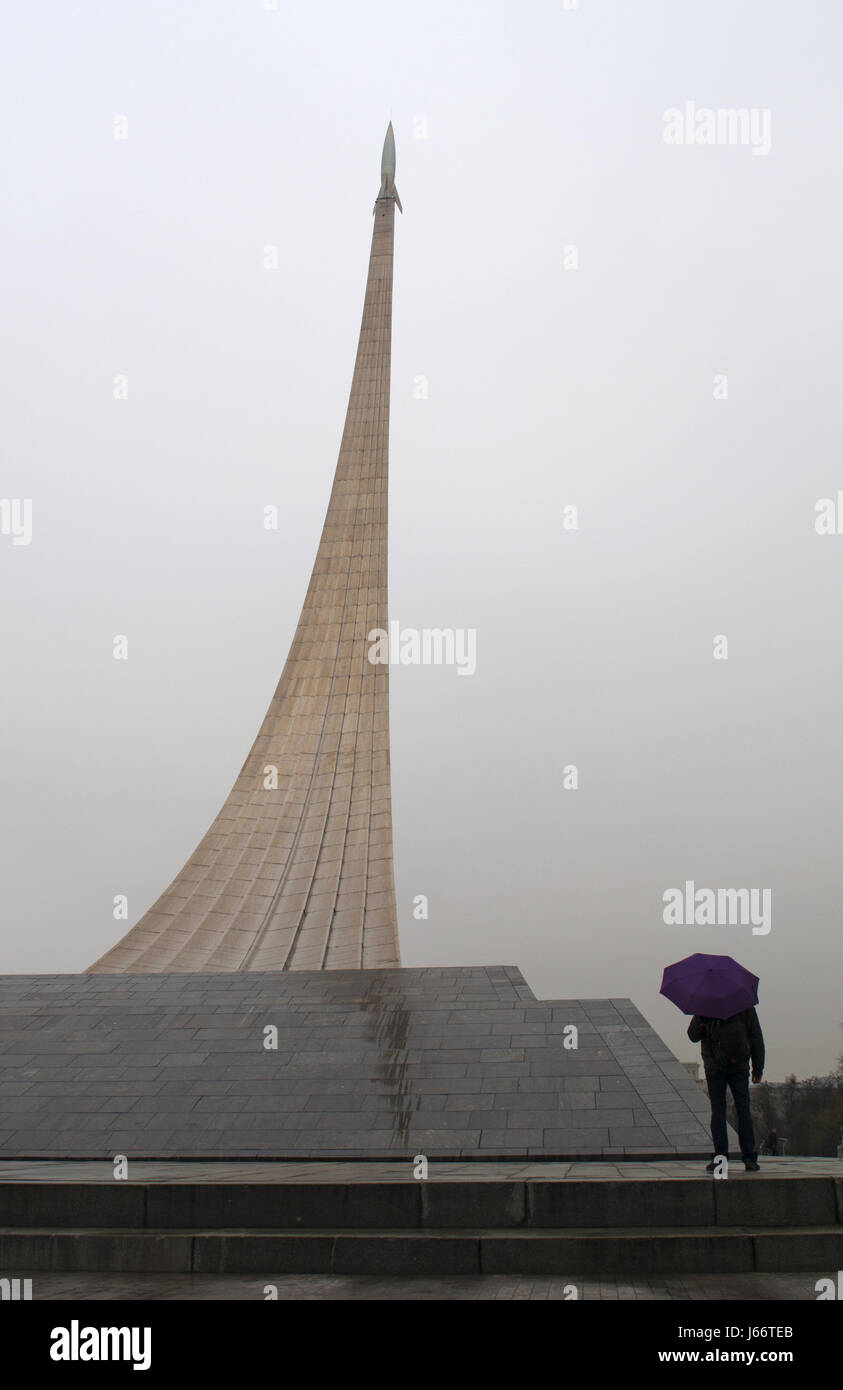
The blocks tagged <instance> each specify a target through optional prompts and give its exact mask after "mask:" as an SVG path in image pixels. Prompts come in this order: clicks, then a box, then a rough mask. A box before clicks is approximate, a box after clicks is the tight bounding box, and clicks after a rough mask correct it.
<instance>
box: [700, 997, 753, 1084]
mask: <svg viewBox="0 0 843 1390" xmlns="http://www.w3.org/2000/svg"><path fill="white" fill-rule="evenodd" d="M739 1017H740V1018H742V1019H743V1023H744V1027H745V1029H746V1035H747V1037H748V1038H749V1055H750V1057H751V1058H752V1070H753V1073H754V1074H755V1075H756V1076H760V1075H761V1073H762V1072H763V1070H764V1035H763V1033H762V1032H761V1024H760V1023H759V1022H758V1015H757V1013H756V1012H755V1010H754V1009H744V1010H743V1011H742V1012H741V1014H740V1015H739ZM712 1022H719V1020H718V1019H710V1018H706V1017H705V1015H704V1014H694V1017H693V1018H692V1019H691V1022H690V1023H689V1025H688V1037H689V1038H690V1039H691V1042H701V1043H702V1048H701V1051H702V1059H703V1066H704V1067H705V1069H706V1071H717V1070H718V1066H717V1063H716V1062H715V1060H714V1057H713V1056H712V1052H711V1043H710V1041H709V1038H708V1026H709V1024H710V1023H712Z"/></svg>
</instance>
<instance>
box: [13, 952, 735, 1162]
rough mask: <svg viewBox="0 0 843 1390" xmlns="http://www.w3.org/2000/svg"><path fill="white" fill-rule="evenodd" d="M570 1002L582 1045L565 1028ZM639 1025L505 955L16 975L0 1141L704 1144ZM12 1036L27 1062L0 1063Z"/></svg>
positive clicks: (685, 1099)
mask: <svg viewBox="0 0 843 1390" xmlns="http://www.w3.org/2000/svg"><path fill="white" fill-rule="evenodd" d="M373 990H374V993H372V991H373ZM59 1000H60V1001H61V1003H60V1004H59V1003H58V1002H57V1001H59ZM371 1000H375V1004H374V1005H372V1004H371V1002H370V1001H371ZM624 1008H625V1009H627V1012H628V1013H629V1016H631V1017H632V1016H634V1017H635V1018H636V1019H638V1020H640V1015H637V1014H636V1013H635V1011H634V1010H631V1006H630V1008H627V1005H624ZM396 1010H398V1013H396ZM399 1016H400V1026H399V1027H397V1028H396V1027H395V1019H396V1018H398V1017H399ZM265 1019H269V1020H271V1021H272V1022H274V1023H275V1024H276V1026H277V1027H278V1028H279V1041H280V1043H281V1046H280V1047H279V1049H278V1050H277V1051H274V1052H267V1051H266V1050H264V1049H263V1048H262V1046H261V1042H262V1032H261V1025H262V1023H263V1021H264V1020H265ZM563 1019H564V1021H576V1022H577V1025H578V1027H579V1028H580V1030H581V1031H580V1044H581V1045H580V1048H579V1049H578V1050H569V1049H566V1048H564V1047H563V1046H562V1038H561V1027H562V1021H563ZM385 1020H386V1022H385ZM390 1020H391V1021H390ZM635 1027H636V1028H639V1029H641V1030H644V1031H642V1032H641V1034H640V1037H639V1036H638V1035H637V1034H635V1033H633V1032H632V1031H631V1030H630V1028H629V1027H628V1026H627V1022H626V1018H625V1017H623V1018H622V1017H621V1016H620V1014H619V1013H618V1011H617V1008H615V1007H614V1006H611V1005H606V1004H605V1003H601V1004H599V1005H594V1004H593V1003H592V1002H591V1001H561V1002H559V1001H554V1002H551V1003H549V1004H541V1003H539V1002H538V1001H535V1000H533V999H532V996H531V995H530V992H529V990H528V989H527V987H526V986H525V985H523V982H522V981H521V977H520V974H518V972H514V973H509V972H508V971H501V972H500V973H499V974H498V975H497V976H496V978H495V983H494V988H491V986H490V984H489V976H488V973H487V972H485V971H482V970H480V971H477V970H473V969H471V970H469V969H464V970H463V969H458V968H454V969H451V970H448V971H446V972H442V971H432V970H406V971H405V970H401V971H382V972H379V971H376V970H369V971H362V972H361V971H323V972H313V973H308V972H287V973H281V974H279V973H275V974H268V975H263V974H260V973H248V974H245V975H239V976H238V975H231V976H226V977H222V976H219V975H214V976H200V975H182V976H155V975H138V976H130V975H114V976H109V975H104V974H100V975H89V976H79V977H51V978H49V979H47V980H46V981H45V980H44V979H42V978H40V977H15V978H12V977H3V978H2V979H0V1030H2V1034H3V1043H4V1045H5V1046H6V1048H7V1050H6V1052H5V1053H3V1054H0V1086H2V1084H3V1083H4V1082H6V1084H7V1085H9V1086H11V1087H12V1088H19V1095H18V1096H15V1095H14V1094H11V1093H7V1094H6V1095H5V1096H4V1097H3V1099H4V1102H5V1106H6V1109H7V1110H9V1111H10V1113H12V1114H16V1118H15V1119H14V1120H13V1121H12V1122H11V1123H10V1122H9V1120H8V1118H7V1120H6V1121H5V1122H4V1125H3V1129H4V1131H5V1137H3V1136H2V1135H0V1157H2V1156H3V1154H6V1153H14V1154H24V1155H25V1154H26V1153H27V1147H28V1146H29V1147H32V1146H36V1147H35V1148H32V1153H33V1154H35V1153H37V1155H38V1156H49V1155H50V1154H51V1153H53V1154H54V1153H56V1152H57V1151H60V1152H62V1153H68V1154H70V1153H73V1154H78V1155H79V1156H85V1157H92V1158H96V1157H108V1156H109V1155H111V1154H113V1153H114V1152H116V1151H124V1150H127V1151H129V1152H130V1154H131V1155H132V1156H134V1157H137V1156H138V1155H140V1154H145V1155H148V1156H155V1157H158V1156H160V1157H164V1156H166V1154H167V1153H168V1152H169V1153H170V1154H172V1156H173V1157H177V1156H182V1155H184V1154H186V1153H190V1154H194V1155H201V1154H202V1153H207V1154H208V1155H209V1156H211V1155H218V1156H221V1155H227V1156H230V1157H238V1156H243V1155H244V1154H251V1153H254V1154H265V1155H271V1156H279V1155H283V1154H284V1153H285V1151H286V1150H289V1151H290V1154H291V1155H293V1156H295V1155H298V1154H301V1153H302V1152H306V1151H310V1152H313V1153H315V1154H319V1153H321V1154H326V1155H327V1154H331V1155H332V1156H333V1155H334V1154H337V1155H339V1156H349V1155H358V1156H365V1155H366V1154H367V1153H371V1154H372V1155H374V1154H377V1153H382V1152H384V1151H387V1150H392V1149H395V1148H398V1149H399V1150H401V1151H402V1152H409V1151H410V1150H413V1151H418V1152H425V1150H426V1147H427V1148H429V1150H430V1152H432V1153H434V1152H435V1153H436V1154H437V1155H445V1156H453V1157H459V1156H460V1155H462V1154H465V1155H467V1156H471V1155H472V1154H473V1153H476V1152H477V1151H479V1149H481V1148H482V1150H483V1151H484V1152H487V1153H488V1152H492V1151H495V1150H497V1151H499V1152H500V1153H501V1154H504V1153H515V1154H517V1153H518V1152H521V1153H522V1154H527V1153H537V1154H541V1153H543V1152H547V1151H548V1150H550V1151H552V1152H554V1154H555V1155H557V1156H560V1155H561V1154H562V1150H561V1149H560V1145H564V1143H566V1142H570V1145H571V1154H572V1156H577V1155H582V1154H583V1152H585V1151H592V1150H593V1151H594V1152H598V1153H599V1152H600V1150H601V1149H602V1148H613V1147H614V1148H619V1149H622V1150H625V1151H626V1150H629V1151H630V1152H632V1151H633V1150H635V1149H639V1150H644V1151H648V1150H661V1149H664V1148H667V1150H668V1151H670V1148H671V1145H673V1146H674V1147H675V1148H676V1150H677V1151H678V1150H679V1149H680V1146H681V1145H684V1146H686V1147H687V1149H688V1151H689V1152H697V1153H699V1154H700V1156H703V1155H705V1156H706V1157H707V1151H708V1147H709V1141H708V1137H707V1135H706V1133H705V1130H704V1128H703V1127H702V1125H701V1123H700V1119H701V1116H700V1107H701V1106H702V1108H703V1109H705V1102H704V1099H703V1098H702V1097H701V1096H700V1094H699V1092H698V1090H697V1088H695V1087H693V1084H691V1086H690V1090H687V1089H686V1090H685V1094H684V1095H683V1094H680V1093H679V1089H678V1088H679V1086H680V1085H681V1086H683V1087H684V1086H685V1080H686V1078H685V1073H684V1072H683V1071H682V1069H681V1068H680V1067H679V1064H678V1063H675V1062H673V1063H671V1062H670V1061H669V1060H668V1061H667V1062H664V1063H663V1064H662V1066H664V1067H672V1068H674V1069H675V1072H676V1075H677V1080H676V1082H675V1084H674V1082H673V1081H668V1080H667V1079H666V1077H665V1075H664V1073H663V1071H662V1069H661V1068H660V1066H659V1065H658V1064H657V1063H656V1062H655V1061H653V1060H652V1058H651V1057H650V1056H648V1054H647V1051H646V1050H645V1046H644V1044H647V1045H648V1046H649V1048H650V1051H651V1053H654V1054H655V1053H660V1051H661V1050H663V1049H661V1048H660V1044H659V1041H658V1039H657V1038H656V1037H655V1035H654V1034H652V1033H651V1030H646V1025H644V1024H643V1020H642V1021H640V1022H636V1024H635ZM601 1029H602V1030H604V1031H602V1032H601ZM642 1039H643V1041H642ZM654 1039H655V1040H654ZM345 1043H348V1046H345V1045H344V1044H345ZM62 1049H64V1051H63V1050H62ZM666 1055H667V1057H668V1059H669V1053H668V1054H666ZM9 1056H11V1057H12V1058H13V1059H15V1058H17V1059H19V1061H20V1065H18V1066H15V1065H14V1061H13V1064H12V1066H11V1067H10V1070H9V1071H8V1072H5V1071H4V1069H3V1063H4V1061H5V1059H6V1058H7V1057H9ZM158 1058H160V1059H161V1060H160V1063H159V1062H158V1061H157V1060H156V1063H155V1065H145V1063H151V1062H152V1061H153V1059H158ZM449 1059H450V1060H449ZM455 1059H459V1060H455ZM683 1078H685V1080H683ZM665 1087H666V1089H663V1088H665ZM16 1100H19V1101H20V1102H21V1103H20V1105H19V1107H18V1109H17V1112H15V1101H16ZM648 1102H649V1103H648ZM651 1106H652V1109H651ZM658 1107H662V1108H661V1109H658ZM667 1107H669V1108H667ZM597 1111H599V1112H600V1114H601V1118H604V1120H605V1126H606V1127H605V1128H603V1127H602V1126H600V1127H598V1126H595V1123H594V1119H595V1116H596V1112H597ZM490 1145H491V1146H492V1148H491V1149H490V1147H489V1146H490ZM518 1145H521V1146H522V1147H521V1149H520V1150H519V1148H518ZM168 1146H169V1147H168ZM449 1146H450V1149H449Z"/></svg>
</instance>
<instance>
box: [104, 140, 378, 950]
mask: <svg viewBox="0 0 843 1390" xmlns="http://www.w3.org/2000/svg"><path fill="white" fill-rule="evenodd" d="M396 203H398V206H399V207H400V206H401V204H400V201H399V198H398V193H397V191H396V189H395V140H394V137H393V133H392V122H390V124H389V128H388V130H387V132H386V140H385V141H384V147H383V156H382V159H381V189H380V193H379V194H378V197H377V201H376V203H375V207H374V228H373V231H372V249H371V254H370V256H369V274H368V277H367V280H366V295H365V299H364V302H363V321H362V323H361V325H360V339H359V342H358V345H357V360H356V362H355V364H354V375H353V377H352V380H351V394H350V396H349V400H348V410H347V412H346V417H345V429H344V430H343V435H342V443H341V445H340V453H339V460H338V462H337V469H336V474H335V476H334V486H333V490H332V492H331V499H330V502H329V503H328V512H327V515H326V517H325V524H324V526H323V528H322V538H321V540H320V542H319V549H318V550H317V553H316V562H315V564H314V566H313V573H312V574H311V576H310V585H309V587H308V590H307V596H306V598H305V601H304V607H303V609H302V613H301V617H300V618H299V624H298V627H297V628H296V633H295V636H294V638H293V644H292V646H291V648H290V654H289V656H288V657H287V661H286V664H285V666H284V670H283V671H282V673H281V679H280V681H279V682H278V687H277V689H276V691H275V694H274V695H273V697H272V702H271V704H270V706H269V709H268V710H267V714H266V718H265V719H264V721H263V724H262V725H261V727H260V730H259V732H258V736H257V738H256V739H255V741H254V743H253V745H252V749H251V752H250V753H249V756H248V757H247V759H246V761H245V763H244V764H243V767H242V769H241V771H240V775H239V777H238V778H237V781H236V782H235V784H234V786H233V787H232V789H231V792H230V793H229V796H228V799H227V800H226V802H225V805H224V806H223V808H222V810H221V811H220V813H219V815H218V816H217V818H216V820H215V821H214V823H213V825H212V826H211V828H210V830H209V831H208V833H207V835H206V836H205V837H204V839H203V840H202V841H201V843H200V844H199V846H198V848H197V849H196V850H195V852H194V853H193V854H192V855H191V857H190V859H189V860H188V861H187V863H186V864H185V866H184V868H183V869H182V870H181V872H180V873H179V874H178V875H177V876H176V878H175V879H174V880H173V882H172V883H171V884H170V886H169V888H168V889H167V890H166V892H165V893H164V894H163V895H162V896H161V897H160V898H159V899H158V901H157V902H156V903H155V904H154V906H153V907H151V908H150V910H149V912H147V913H146V915H145V916H144V917H142V918H141V920H140V921H139V922H138V923H137V925H136V926H135V927H133V928H132V930H131V931H130V932H128V934H127V935H126V936H125V937H124V938H123V940H122V941H119V942H118V943H117V945H116V946H113V947H112V948H111V950H110V951H107V952H106V954H105V955H104V956H102V958H101V959H100V960H98V961H97V962H96V963H95V964H94V965H92V966H91V967H90V968H91V970H92V971H97V972H100V971H120V972H131V973H132V974H139V973H158V972H160V971H169V970H173V971H180V972H185V971H191V972H193V971H221V972H227V971H232V970H348V969H355V968H360V967H363V968H366V967H375V966H377V967H382V966H397V965H399V964H400V955H399V950H398V920H397V914H396V910H395V885H394V882H393V868H392V803H391V797H390V781H389V666H388V665H385V664H372V663H371V662H370V661H369V660H368V652H369V644H368V642H367V640H366V635H367V633H368V632H369V631H371V629H372V628H385V627H386V625H387V488H388V474H389V376H390V371H389V369H390V356H391V340H392V255H393V242H394V232H395V205H396Z"/></svg>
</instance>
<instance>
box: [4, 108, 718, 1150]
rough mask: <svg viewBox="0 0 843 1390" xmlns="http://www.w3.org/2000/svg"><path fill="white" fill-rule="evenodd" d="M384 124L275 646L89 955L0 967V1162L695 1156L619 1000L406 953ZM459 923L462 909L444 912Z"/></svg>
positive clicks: (697, 1115) (676, 1070) (675, 1067)
mask: <svg viewBox="0 0 843 1390" xmlns="http://www.w3.org/2000/svg"><path fill="white" fill-rule="evenodd" d="M396 204H397V205H398V206H399V207H400V206H401V205H400V202H399V200H398V193H397V191H396V188H395V145H394V140H393V134H392V126H391V124H390V127H389V129H388V131H387V135H386V141H385V144H384V149H383V158H382V162H381V186H380V192H379V193H378V196H377V199H376V201H375V206H374V229H373V233H372V247H371V255H370V258H369V272H368V278H367V282H366V293H365V301H364V306H363V318H362V323H361V328H360V339H359V344H358V349H357V359H356V363H355V367H354V374H353V378H352V384H351V393H350V397H349V402H348V410H347V414H346V421H345V429H344V431H343V435H342V443H341V446H340V452H339V460H338V463H337V468H336V475H335V478H334V484H333V489H332V492H331V497H330V502H329V504H328V511H327V515H326V517H325V524H324V527H323V531H322V537H321V540H320V543H319V548H318V551H317V555H316V561H315V564H314V566H313V572H312V575H311V579H310V585H309V587H308V590H307V595H306V598H305V601H304V606H303V609H302V613H301V617H300V619H299V624H298V627H297V629H296V633H295V636H294V638H293V643H292V646H291V648H290V653H289V656H288V657H287V661H286V664H285V666H284V669H283V671H282V674H281V679H280V681H279V683H278V687H277V689H276V691H275V694H274V695H273V697H272V700H271V703H270V706H269V709H268V712H267V715H266V718H265V719H264V721H263V724H262V725H261V728H260V730H259V732H258V735H257V738H256V739H255V742H254V744H253V745H252V748H251V751H250V753H249V755H248V757H247V758H246V761H245V763H244V764H243V768H242V770H241V772H240V774H239V776H238V778H237V780H236V782H235V784H234V787H233V788H232V790H231V792H230V794H229V796H228V798H227V799H226V801H225V803H224V805H223V807H222V809H221V811H220V812H219V815H218V816H217V818H216V820H215V821H214V823H213V825H212V826H211V828H210V830H209V831H208V832H207V834H206V835H205V837H204V839H202V840H201V842H200V843H199V846H198V848H197V849H196V850H195V852H194V853H193V854H192V855H191V857H190V859H189V860H188V862H187V864H186V865H185V866H184V868H183V869H182V870H181V871H180V873H178V874H177V876H176V878H175V879H174V880H173V882H172V884H171V885H170V886H169V888H167V889H166V891H165V892H164V893H163V895H162V896H161V897H160V898H159V899H158V901H157V902H156V903H155V904H154V906H153V907H152V908H151V909H150V910H149V911H148V912H147V913H146V914H145V916H143V917H142V918H141V920H140V921H139V922H138V923H137V924H136V925H135V926H134V927H132V929H131V930H130V931H129V932H128V933H127V934H126V935H125V936H124V937H123V938H122V940H120V941H118V942H117V943H116V944H115V945H114V946H112V947H111V949H110V950H108V951H107V952H106V953H105V955H103V956H102V957H101V958H100V959H99V960H98V961H96V962H95V963H94V964H93V965H92V966H91V967H90V968H89V970H88V971H87V972H86V973H85V974H83V975H59V976H4V977H2V978H0V1096H2V1116H0V1157H7V1158H9V1157H15V1158H71V1157H79V1158H108V1157H111V1156H112V1155H114V1154H115V1153H122V1154H126V1155H130V1156H131V1157H132V1158H133V1159H139V1158H171V1159H186V1158H191V1157H194V1158H195V1157H212V1158H213V1157H227V1158H231V1159H238V1158H250V1157H260V1158H284V1157H295V1158H305V1157H319V1158H327V1157H331V1158H343V1157H346V1158H347V1157H354V1158H373V1157H384V1156H388V1155H398V1156H401V1157H402V1158H403V1157H406V1156H408V1155H413V1154H415V1153H418V1152H422V1153H424V1154H426V1155H427V1156H429V1157H432V1158H460V1159H464V1158H476V1157H485V1158H494V1157H502V1158H505V1157H510V1158H511V1157H516V1158H518V1157H523V1158H527V1157H536V1158H566V1157H567V1158H586V1157H596V1158H601V1157H603V1158H605V1157H613V1158H621V1159H623V1158H633V1157H635V1158H639V1157H652V1158H655V1157H671V1156H674V1157H675V1156H680V1155H685V1156H690V1155H692V1156H697V1155H700V1156H702V1155H706V1156H707V1155H708V1152H709V1148H710V1140H709V1137H708V1133H707V1119H708V1109H707V1105H706V1102H705V1100H704V1098H703V1096H702V1095H701V1093H700V1090H699V1088H698V1087H697V1085H696V1084H695V1083H694V1081H693V1080H692V1079H691V1077H689V1076H688V1075H687V1073H686V1071H685V1070H684V1068H683V1067H682V1066H681V1065H680V1063H679V1062H678V1061H677V1060H676V1058H675V1057H674V1056H673V1055H672V1053H671V1052H670V1051H669V1049H668V1048H667V1047H666V1046H665V1045H664V1043H662V1042H661V1040H660V1039H659V1038H658V1037H657V1036H656V1034H655V1033H654V1032H653V1030H652V1029H651V1028H650V1027H649V1025H648V1024H647V1022H646V1020H645V1019H644V1018H643V1017H642V1016H641V1014H640V1013H639V1012H638V1010H637V1009H636V1008H635V1006H634V1005H633V1004H632V1003H631V1002H630V1001H629V1000H627V999H602V1000H564V1001H539V1000H537V999H536V998H535V996H534V995H533V993H532V991H531V990H530V988H529V986H528V985H527V984H526V982H525V981H524V979H523V977H522V976H521V974H520V972H519V971H518V970H517V969H515V968H514V967H512V966H498V965H496V966H475V967H456V966H454V967H447V968H443V969H436V968H428V969H404V968H401V966H400V955H399V947H398V928H397V913H396V902H395V888H394V881H393V864H392V814H391V796H390V765H389V708H388V697H389V684H388V682H389V674H388V672H389V668H388V666H387V665H381V664H378V665H374V664H372V663H371V662H370V661H369V643H368V640H367V634H368V633H369V632H370V631H371V630H372V629H373V628H386V627H387V624H388V618H387V484H388V476H387V475H388V443H389V439H388V436H389V391H390V350H391V318H392V266H393V239H394V224H395V207H396ZM457 926H458V924H455V927H457Z"/></svg>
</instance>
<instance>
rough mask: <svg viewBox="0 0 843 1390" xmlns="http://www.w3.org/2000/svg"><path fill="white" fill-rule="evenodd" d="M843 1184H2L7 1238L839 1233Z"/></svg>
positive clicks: (743, 1178) (0, 1214)
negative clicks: (732, 1230) (818, 1229)
mask: <svg viewBox="0 0 843 1390" xmlns="http://www.w3.org/2000/svg"><path fill="white" fill-rule="evenodd" d="M841 1222H843V1178H835V1177H826V1176H822V1177H782V1178H778V1177H762V1176H760V1175H755V1174H744V1173H743V1172H742V1171H741V1172H740V1174H738V1175H736V1176H734V1177H730V1178H728V1179H726V1180H720V1181H716V1180H712V1179H710V1178H706V1177H700V1178H699V1179H696V1178H680V1179H670V1178H664V1177H659V1178H652V1179H640V1180H638V1179H632V1178H626V1179H620V1180H617V1181H614V1180H609V1179H600V1180H595V1179H592V1180H588V1179H582V1180H581V1179H568V1178H566V1179H564V1180H561V1181H560V1180H555V1181H554V1180H551V1181H543V1180H541V1179H536V1180H532V1179H531V1180H530V1181H521V1182H519V1181H501V1180H475V1181H450V1180H444V1179H436V1180H433V1181H426V1182H425V1181H412V1180H410V1181H381V1182H358V1181H353V1182H342V1181H323V1182H307V1183H305V1182H301V1183H299V1182H270V1183H264V1182H242V1183H239V1182H212V1181H206V1182H196V1183H193V1182H178V1181H174V1182H168V1181H158V1182H155V1181H149V1182H122V1181H112V1182H78V1181H77V1182H52V1181H51V1182H45V1181H41V1182H0V1227H4V1228H8V1229H11V1228H19V1229H21V1230H25V1229H27V1228H39V1229H44V1228H50V1229H52V1230H56V1231H58V1230H61V1229H64V1228H68V1229H94V1228H98V1227H110V1228H119V1229H135V1230H138V1231H143V1230H154V1231H167V1230H172V1229H180V1230H194V1231H206V1232H210V1231H214V1230H217V1229H221V1228H237V1229H242V1230H258V1231H264V1230H291V1231H292V1230H296V1229H307V1230H310V1231H314V1230H324V1231H329V1232H332V1233H334V1232H341V1231H347V1230H354V1231H360V1230H365V1229H367V1228H370V1227H371V1228H377V1229H379V1230H394V1231H403V1230H419V1229H427V1230H432V1231H435V1230H444V1229H447V1230H453V1229H459V1228H472V1229H475V1230H488V1229H494V1230H509V1229H527V1230H554V1229H563V1230H566V1231H569V1230H574V1229H577V1228H582V1227H586V1228H598V1227H611V1228H616V1227H621V1226H622V1227H626V1228H631V1227H641V1228H645V1229H651V1228H654V1227H660V1228H670V1227H677V1228H683V1229H687V1228H692V1227H697V1228H704V1229H711V1228H718V1229H719V1228H720V1227H734V1226H746V1227H750V1228H752V1229H753V1230H761V1229H766V1228H769V1227H776V1228H785V1227H791V1226H792V1227H809V1226H834V1225H835V1224H837V1223H841Z"/></svg>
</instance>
